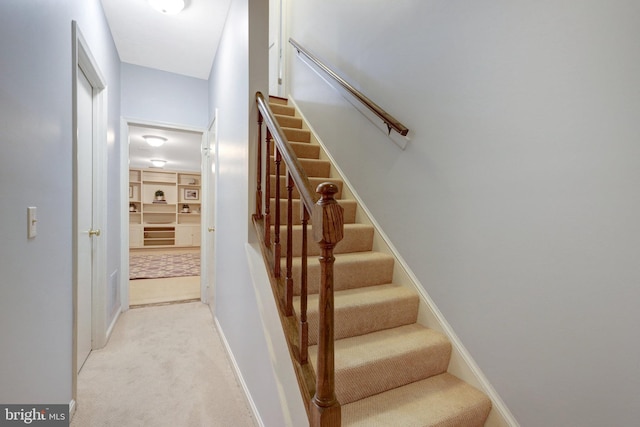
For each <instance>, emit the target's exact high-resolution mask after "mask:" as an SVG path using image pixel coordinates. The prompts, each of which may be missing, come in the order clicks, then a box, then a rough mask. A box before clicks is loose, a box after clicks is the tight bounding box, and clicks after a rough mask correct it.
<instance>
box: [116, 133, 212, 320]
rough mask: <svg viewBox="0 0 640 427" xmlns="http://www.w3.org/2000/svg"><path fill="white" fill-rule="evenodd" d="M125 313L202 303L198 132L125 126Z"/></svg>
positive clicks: (202, 205) (199, 135) (200, 172)
mask: <svg viewBox="0 0 640 427" xmlns="http://www.w3.org/2000/svg"><path fill="white" fill-rule="evenodd" d="M127 132H128V137H129V164H128V183H127V186H128V196H129V197H128V212H127V216H128V219H129V244H128V247H127V248H123V250H126V251H127V252H128V254H129V257H128V266H129V280H128V281H127V282H128V290H127V291H128V292H127V294H128V305H129V306H130V307H135V306H142V305H149V304H162V303H171V302H182V301H192V300H200V299H202V283H203V278H202V274H201V271H202V268H201V259H202V251H201V233H202V231H201V230H202V218H203V215H202V212H203V210H204V201H205V194H204V192H203V187H202V171H201V165H202V155H201V149H200V147H201V145H202V140H203V138H204V132H203V131H201V130H193V129H179V128H173V127H166V126H157V125H149V124H139V123H128V126H127Z"/></svg>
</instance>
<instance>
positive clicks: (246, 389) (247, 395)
mask: <svg viewBox="0 0 640 427" xmlns="http://www.w3.org/2000/svg"><path fill="white" fill-rule="evenodd" d="M213 321H214V322H215V324H216V330H217V331H218V334H220V338H221V339H222V344H223V345H224V349H225V352H226V353H227V357H228V358H229V362H231V366H232V367H233V373H234V374H235V376H236V378H237V379H238V382H239V383H240V385H241V386H242V390H243V391H244V396H245V398H246V399H247V403H248V404H249V407H250V408H251V413H252V414H253V419H254V420H255V423H256V425H257V426H259V427H265V425H264V423H263V422H262V418H260V413H259V412H258V407H257V406H256V404H255V402H254V401H253V397H252V396H251V393H250V392H249V387H247V383H246V382H245V381H244V378H243V377H242V372H241V371H240V367H239V366H238V363H237V362H236V359H235V357H233V353H232V352H231V347H230V346H229V342H228V341H227V337H225V335H224V332H223V331H222V328H221V327H220V323H219V322H218V318H217V317H216V316H214V317H213Z"/></svg>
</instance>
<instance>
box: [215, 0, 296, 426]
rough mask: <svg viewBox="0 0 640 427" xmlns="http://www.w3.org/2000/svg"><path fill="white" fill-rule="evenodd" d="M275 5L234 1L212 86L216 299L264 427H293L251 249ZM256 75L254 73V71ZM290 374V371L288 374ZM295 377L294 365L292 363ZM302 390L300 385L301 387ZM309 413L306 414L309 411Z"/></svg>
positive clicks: (262, 1)
mask: <svg viewBox="0 0 640 427" xmlns="http://www.w3.org/2000/svg"><path fill="white" fill-rule="evenodd" d="M267 26H268V2H267V1H266V0H259V1H256V0H251V2H249V0H233V1H232V2H231V6H230V10H229V14H228V18H227V22H226V25H225V28H224V31H223V35H222V39H221V41H220V46H219V48H218V51H217V54H216V58H215V60H214V64H213V68H212V70H211V75H210V78H209V112H210V116H211V117H212V118H213V112H214V111H215V109H216V108H217V109H218V117H217V120H218V122H217V123H218V140H219V146H218V153H217V155H218V167H219V170H218V176H217V187H216V193H217V202H216V248H215V256H216V272H215V293H214V295H215V297H214V298H215V299H214V301H213V304H212V311H213V312H214V314H215V316H216V318H217V320H218V323H219V325H220V327H221V330H222V333H223V334H224V336H225V337H226V340H227V342H228V344H229V348H230V351H231V353H232V357H233V358H234V359H235V362H236V364H237V366H238V369H239V370H240V374H241V376H242V379H243V382H244V385H245V387H246V389H247V390H248V392H249V394H250V398H251V400H252V402H253V404H254V409H255V410H256V411H257V412H258V414H259V417H260V419H261V422H262V423H263V425H265V426H267V427H271V426H285V425H291V424H290V422H291V418H290V415H289V414H288V413H283V409H281V405H280V401H279V398H278V387H279V384H278V383H277V378H276V377H277V374H274V367H273V366H272V363H277V361H272V360H270V353H271V352H270V349H269V345H268V343H267V341H266V339H265V335H264V330H263V324H262V322H261V317H260V310H262V309H264V307H259V305H258V303H257V300H256V294H255V291H254V287H253V284H252V278H251V275H250V274H249V263H248V260H247V256H248V255H247V251H246V244H247V243H248V242H251V241H255V236H254V232H253V226H252V225H251V223H250V216H251V214H252V213H253V212H254V205H253V199H254V198H255V187H254V185H255V184H253V182H254V181H253V177H254V174H255V172H254V170H255V166H254V164H253V160H252V158H253V157H254V150H255V143H256V141H255V135H256V125H254V123H256V116H257V110H256V106H255V92H256V91H257V90H261V91H262V92H263V93H267V88H268V82H267V77H268V75H267V62H268V57H267V44H266V43H267V40H268V37H267V35H268V32H267ZM249 68H251V72H250V71H249ZM285 369H286V367H285ZM289 369H290V362H289ZM293 386H294V387H295V386H296V385H295V383H294V384H293ZM302 411H303V412H304V409H302Z"/></svg>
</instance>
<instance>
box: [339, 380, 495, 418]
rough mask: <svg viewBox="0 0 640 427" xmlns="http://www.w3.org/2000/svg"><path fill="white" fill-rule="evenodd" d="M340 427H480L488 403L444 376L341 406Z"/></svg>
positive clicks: (460, 383) (476, 392)
mask: <svg viewBox="0 0 640 427" xmlns="http://www.w3.org/2000/svg"><path fill="white" fill-rule="evenodd" d="M341 409H342V426H343V427H387V426H388V427H396V426H402V427H481V426H483V425H484V422H485V420H486V418H487V416H488V415H489V411H490V410H491V401H490V400H489V398H488V397H487V396H485V395H484V394H483V393H482V392H480V391H479V390H477V389H476V388H474V387H472V386H470V385H469V384H466V383H465V382H463V381H461V380H460V379H458V378H456V377H455V376H453V375H451V374H448V373H443V374H440V375H436V376H434V377H431V378H427V379H425V380H422V381H416V382H414V383H411V384H408V385H405V386H402V387H398V388H395V389H392V390H389V391H386V392H384V393H380V394H377V395H375V396H371V397H368V398H366V399H362V400H359V401H356V402H353V403H350V404H346V405H344V406H342V408H341Z"/></svg>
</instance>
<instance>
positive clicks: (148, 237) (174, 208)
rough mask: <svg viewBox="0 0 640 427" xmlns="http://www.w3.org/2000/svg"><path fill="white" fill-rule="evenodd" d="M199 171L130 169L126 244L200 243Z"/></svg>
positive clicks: (198, 244) (131, 245) (138, 245)
mask: <svg viewBox="0 0 640 427" xmlns="http://www.w3.org/2000/svg"><path fill="white" fill-rule="evenodd" d="M200 183H201V181H200V174H199V173H194V172H177V171H164V170H154V169H130V170H129V246H130V247H132V248H136V247H174V246H200V212H201V210H202V202H201V193H200V191H201V187H200Z"/></svg>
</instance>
